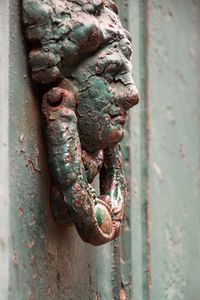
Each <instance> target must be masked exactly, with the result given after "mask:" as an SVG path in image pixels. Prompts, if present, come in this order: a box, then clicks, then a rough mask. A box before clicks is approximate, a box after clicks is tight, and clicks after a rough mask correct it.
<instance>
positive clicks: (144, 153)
mask: <svg viewBox="0 0 200 300" xmlns="http://www.w3.org/2000/svg"><path fill="white" fill-rule="evenodd" d="M139 12H140V13H139V17H140V55H141V62H140V68H141V69H140V86H141V89H140V94H141V102H140V106H141V124H140V125H141V131H140V134H141V166H142V167H141V205H142V211H141V213H142V222H143V224H142V249H143V299H144V300H150V298H151V245H150V197H149V196H150V193H149V142H150V140H149V130H150V129H149V126H150V120H149V69H148V46H149V45H148V41H149V32H148V26H149V3H148V0H142V1H140V4H139Z"/></svg>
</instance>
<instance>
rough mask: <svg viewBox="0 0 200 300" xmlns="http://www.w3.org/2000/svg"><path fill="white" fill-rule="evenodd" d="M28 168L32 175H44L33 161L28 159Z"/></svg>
mask: <svg viewBox="0 0 200 300" xmlns="http://www.w3.org/2000/svg"><path fill="white" fill-rule="evenodd" d="M26 167H30V169H31V171H32V173H38V174H42V172H41V170H40V169H38V168H37V167H35V166H34V163H33V162H32V160H30V159H28V161H27V164H26Z"/></svg>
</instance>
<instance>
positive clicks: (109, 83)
mask: <svg viewBox="0 0 200 300" xmlns="http://www.w3.org/2000/svg"><path fill="white" fill-rule="evenodd" d="M80 4H81V5H80ZM24 10H25V13H24V21H25V23H26V24H27V25H28V26H27V29H26V35H27V37H28V39H29V40H30V41H31V43H32V44H33V45H34V47H33V49H32V50H31V52H30V64H31V67H32V77H33V78H34V79H35V80H36V81H38V82H40V83H43V84H45V85H47V86H48V85H49V84H51V83H52V82H59V81H62V79H65V78H67V79H68V80H69V81H70V82H71V84H72V85H73V86H74V87H75V90H76V92H77V93H76V100H77V117H78V129H79V133H80V139H81V143H82V146H83V148H84V149H86V150H88V151H90V152H93V151H96V150H98V149H105V148H108V147H113V146H114V145H116V144H117V143H118V142H120V140H121V139H122V137H123V135H124V130H123V127H124V123H125V121H126V115H127V110H128V109H130V108H131V107H132V106H133V105H135V104H137V102H138V100H139V96H138V92H137V89H136V87H135V85H134V82H133V79H132V69H131V63H130V58H131V53H132V50H131V39H130V36H129V33H128V32H127V31H126V30H125V29H124V28H123V27H122V25H121V23H120V21H119V19H118V15H117V14H118V9H117V7H116V5H115V4H114V3H113V2H112V1H110V0H105V1H104V0H87V1H86V0H81V1H71V0H62V1H61V0H59V1H58V0H51V1H49V0H33V1H30V0H24Z"/></svg>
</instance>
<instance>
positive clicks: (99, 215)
mask: <svg viewBox="0 0 200 300" xmlns="http://www.w3.org/2000/svg"><path fill="white" fill-rule="evenodd" d="M96 218H97V222H98V224H99V226H100V227H101V225H102V224H103V219H104V213H103V212H102V210H101V208H100V207H97V208H96Z"/></svg>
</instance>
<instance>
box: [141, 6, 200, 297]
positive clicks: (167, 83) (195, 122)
mask: <svg viewBox="0 0 200 300" xmlns="http://www.w3.org/2000/svg"><path fill="white" fill-rule="evenodd" d="M147 26H148V28H149V54H148V57H147V62H148V65H149V75H148V76H149V80H150V81H149V100H150V107H149V112H150V118H151V122H150V154H151V155H150V161H149V172H150V198H151V206H150V209H151V236H150V241H151V252H152V254H151V265H152V296H151V297H152V299H155V300H157V299H158V300H159V299H166V300H179V299H184V300H188V299H191V300H198V299H199V295H200V287H199V281H198V278H199V275H200V264H199V263H198V262H199V261H200V252H199V244H200V236H199V231H198V228H199V226H200V218H199V214H200V202H199V199H200V185H199V166H200V165H199V153H200V135H199V129H200V127H199V120H200V119H199V116H200V109H199V98H200V90H199V68H200V58H199V50H200V39H199V37H200V34H199V28H200V3H199V1H191V2H190V1H186V0H184V1H176V2H173V3H172V1H165V2H164V3H160V1H149V21H148V25H147ZM158 82H159V84H158ZM158 128H159V130H158Z"/></svg>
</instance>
